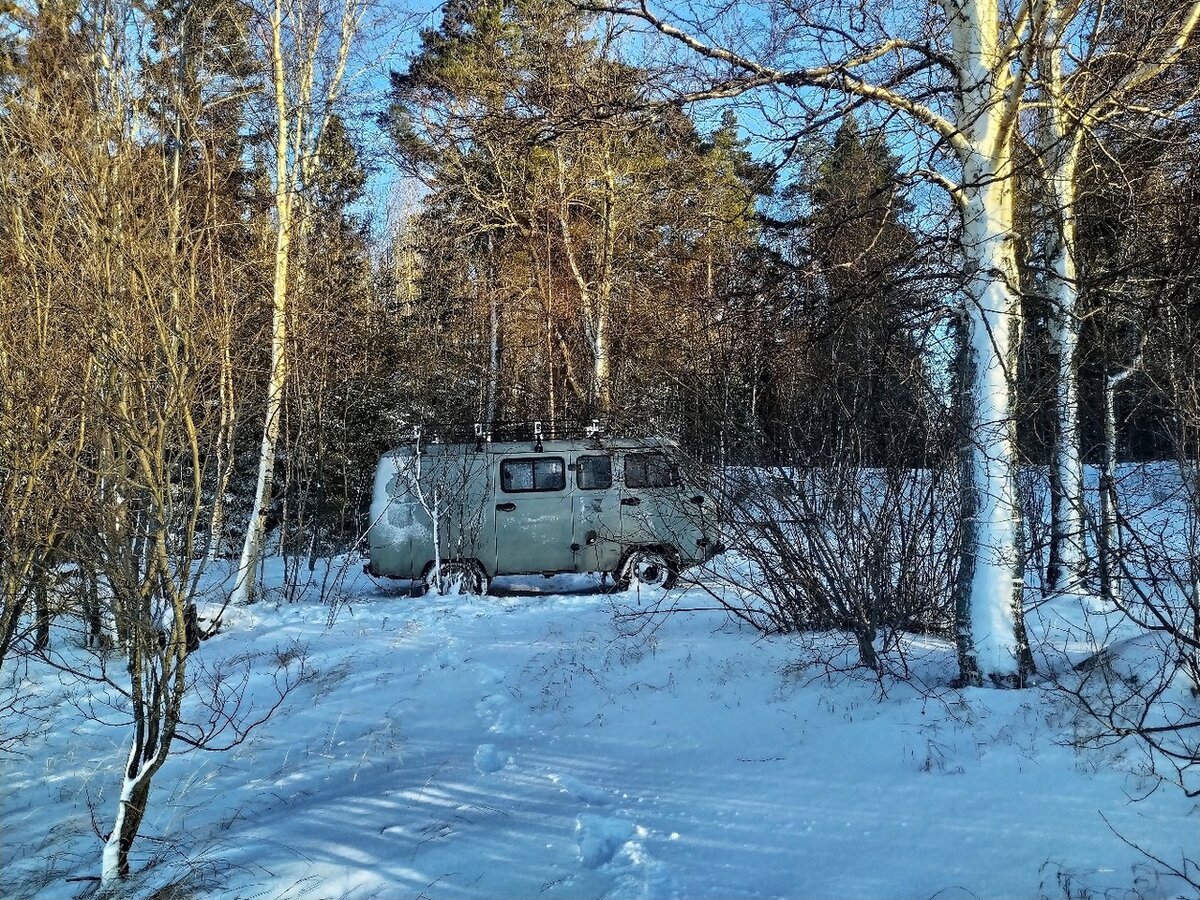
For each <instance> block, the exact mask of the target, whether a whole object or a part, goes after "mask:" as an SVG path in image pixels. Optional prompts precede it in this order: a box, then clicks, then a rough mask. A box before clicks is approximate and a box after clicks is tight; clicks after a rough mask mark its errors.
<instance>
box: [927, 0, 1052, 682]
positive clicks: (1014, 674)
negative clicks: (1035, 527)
mask: <svg viewBox="0 0 1200 900" xmlns="http://www.w3.org/2000/svg"><path fill="white" fill-rule="evenodd" d="M944 2H945V8H946V13H947V19H948V21H949V23H950V30H951V35H952V38H953V41H954V50H955V59H956V61H958V63H959V65H960V71H959V82H960V85H959V96H958V105H959V108H958V110H957V112H958V123H959V133H960V134H961V135H962V137H963V139H964V140H963V141H962V142H961V143H960V145H959V156H960V158H961V160H962V166H963V178H962V184H961V188H960V204H961V207H962V213H963V238H962V247H963V252H964V255H965V256H966V260H967V264H968V271H969V272H970V273H971V279H970V282H969V284H968V295H969V300H968V303H967V308H966V311H965V335H964V348H963V352H964V354H965V356H966V359H965V363H966V365H965V372H964V373H963V375H964V383H963V384H962V385H961V387H962V389H963V390H965V391H966V392H967V397H966V398H965V399H966V402H965V403H964V404H963V408H964V412H965V414H966V422H965V423H964V424H965V428H966V435H965V438H966V446H965V447H964V463H965V464H964V467H963V477H964V482H965V483H964V485H963V497H964V511H963V527H962V531H961V534H962V540H963V547H962V556H963V567H962V571H961V573H960V579H961V581H960V588H959V589H960V602H959V617H958V618H959V620H958V630H959V659H960V666H961V670H962V671H961V676H960V677H961V679H962V681H963V682H964V683H977V684H979V683H991V684H996V685H1016V684H1020V683H1022V682H1023V680H1024V677H1025V675H1027V674H1028V673H1029V672H1030V671H1031V670H1032V660H1031V657H1030V656H1029V650H1028V646H1027V643H1026V641H1025V633H1024V618H1023V613H1022V605H1021V604H1022V589H1023V586H1024V572H1023V553H1022V546H1021V544H1022V541H1021V518H1020V509H1019V507H1018V504H1017V491H1016V460H1017V454H1016V428H1015V421H1014V418H1013V388H1014V383H1015V374H1016V373H1015V363H1016V349H1017V347H1016V340H1017V337H1018V326H1019V323H1020V306H1019V295H1018V293H1017V291H1018V276H1017V266H1016V255H1015V251H1014V247H1013V238H1014V235H1013V214H1012V192H1013V171H1012V129H1013V128H1014V126H1015V117H1016V112H1017V108H1018V105H1019V95H1020V90H1021V85H1020V84H1019V83H1016V82H1014V76H1013V75H1012V74H1011V70H1010V63H1009V61H1008V60H1007V59H1006V58H1005V56H1004V54H1003V52H1002V50H1001V47H1000V41H999V27H1000V21H999V17H998V15H997V9H996V3H995V2H994V0H944Z"/></svg>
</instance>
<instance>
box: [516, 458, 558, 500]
mask: <svg viewBox="0 0 1200 900" xmlns="http://www.w3.org/2000/svg"><path fill="white" fill-rule="evenodd" d="M566 472H567V469H566V465H565V464H564V462H563V458H562V457H561V456H549V457H546V456H539V457H537V458H535V459H506V460H504V461H503V462H501V463H500V489H501V490H502V491H504V492H505V493H506V494H517V493H520V492H522V491H561V490H562V489H563V488H564V487H566V486H567V475H566Z"/></svg>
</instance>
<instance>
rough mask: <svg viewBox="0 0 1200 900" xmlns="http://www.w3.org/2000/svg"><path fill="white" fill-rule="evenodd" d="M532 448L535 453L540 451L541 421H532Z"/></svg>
mask: <svg viewBox="0 0 1200 900" xmlns="http://www.w3.org/2000/svg"><path fill="white" fill-rule="evenodd" d="M533 450H534V452H535V453H541V452H542V423H541V422H534V423H533Z"/></svg>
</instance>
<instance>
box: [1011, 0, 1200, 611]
mask: <svg viewBox="0 0 1200 900" xmlns="http://www.w3.org/2000/svg"><path fill="white" fill-rule="evenodd" d="M1137 12H1138V11H1137V10H1136V9H1129V10H1126V19H1125V20H1124V21H1122V20H1117V21H1113V19H1114V14H1113V13H1111V12H1110V11H1109V9H1108V8H1107V6H1106V5H1105V4H1089V3H1084V2H1080V0H1066V2H1063V0H1040V2H1039V3H1035V4H1034V5H1033V11H1032V15H1033V18H1034V24H1035V27H1036V34H1035V35H1034V37H1033V38H1032V40H1033V41H1034V43H1035V46H1036V52H1035V58H1036V79H1035V84H1034V91H1033V99H1034V101H1035V102H1034V104H1033V105H1034V106H1035V108H1036V109H1037V112H1038V115H1037V117H1036V119H1035V121H1036V123H1037V125H1036V133H1035V135H1034V140H1033V141H1032V142H1031V143H1032V144H1033V146H1034V148H1035V150H1036V152H1037V161H1038V164H1039V166H1040V168H1041V174H1042V177H1043V181H1044V184H1045V188H1046V191H1047V194H1048V197H1049V201H1050V208H1051V211H1052V213H1053V216H1054V218H1053V220H1052V221H1051V222H1050V223H1049V225H1050V234H1049V235H1048V239H1047V240H1046V247H1047V254H1046V272H1045V279H1046V285H1047V289H1048V293H1049V295H1050V296H1049V299H1050V303H1049V322H1048V325H1049V333H1050V339H1051V342H1052V345H1053V350H1054V355H1055V360H1056V367H1057V384H1056V390H1055V395H1054V413H1055V414H1054V421H1055V441H1054V461H1053V473H1052V477H1053V478H1054V480H1055V483H1056V488H1057V489H1056V490H1055V491H1054V504H1053V509H1052V513H1051V542H1052V544H1053V545H1054V546H1055V548H1056V551H1057V552H1056V553H1054V554H1053V555H1054V556H1055V558H1056V559H1057V561H1058V564H1057V566H1056V567H1055V570H1054V571H1053V572H1052V573H1051V578H1050V587H1051V589H1053V590H1073V589H1078V588H1080V587H1081V586H1082V585H1083V582H1084V579H1085V578H1086V575H1087V568H1088V565H1087V560H1088V557H1087V549H1086V541H1085V537H1084V534H1085V528H1084V480H1083V457H1082V454H1081V450H1080V434H1079V337H1080V329H1081V324H1082V315H1083V311H1082V310H1081V308H1080V287H1079V285H1080V271H1079V247H1078V230H1079V229H1078V217H1079V213H1078V199H1079V198H1078V195H1079V181H1080V168H1079V166H1080V158H1081V151H1082V149H1083V146H1084V142H1085V141H1088V140H1092V141H1095V140H1098V139H1099V140H1102V137H1101V136H1100V135H1099V134H1098V131H1099V129H1100V128H1101V126H1102V125H1104V124H1105V123H1106V122H1109V121H1111V120H1112V119H1113V118H1114V117H1115V116H1116V115H1118V114H1125V113H1126V112H1127V109H1126V104H1127V103H1129V101H1130V100H1131V98H1137V97H1139V95H1141V96H1144V92H1145V91H1146V89H1147V88H1148V87H1150V86H1152V85H1153V83H1154V82H1155V80H1156V79H1159V78H1160V76H1162V75H1163V74H1164V73H1166V72H1167V71H1168V70H1169V69H1170V67H1171V66H1172V65H1173V64H1174V63H1175V62H1176V61H1177V60H1178V59H1179V58H1180V56H1181V54H1182V53H1183V51H1184V49H1185V48H1186V47H1187V46H1188V44H1189V42H1190V41H1191V40H1192V38H1193V37H1194V35H1195V32H1196V30H1197V27H1198V25H1200V2H1190V3H1180V2H1174V3H1167V4H1163V5H1161V6H1159V7H1158V8H1155V9H1154V10H1153V11H1152V12H1151V13H1149V14H1150V15H1152V16H1153V17H1154V19H1155V20H1156V24H1154V25H1151V24H1149V23H1147V22H1146V21H1142V22H1137V21H1136V19H1137V18H1138V16H1137ZM1142 15H1143V16H1145V15H1146V13H1142ZM1138 25H1140V26H1141V27H1140V28H1138V27H1137V26H1138ZM1081 44H1082V49H1083V56H1082V57H1080V56H1079V55H1077V54H1076V53H1073V52H1072V51H1073V50H1074V49H1075V48H1078V47H1079V46H1080V45H1081ZM1182 94H1183V98H1184V101H1185V102H1186V100H1187V99H1190V96H1189V95H1194V86H1193V88H1192V90H1191V91H1189V90H1187V89H1185V90H1184V91H1183V92H1182ZM1171 96H1172V94H1171V93H1168V94H1167V95H1166V98H1154V97H1151V98H1148V99H1149V101H1150V103H1151V104H1152V105H1151V106H1149V107H1147V106H1145V105H1144V104H1138V106H1139V109H1138V110H1137V115H1138V117H1139V118H1140V119H1141V118H1143V117H1145V116H1146V114H1147V113H1148V112H1149V113H1150V114H1151V115H1152V116H1154V117H1157V118H1159V119H1163V120H1165V119H1167V118H1169V117H1170V116H1171V114H1172V110H1171V108H1170V107H1171V102H1170V99H1167V98H1170V97H1171ZM1174 96H1175V97H1176V98H1179V92H1174ZM1163 99H1165V100H1166V102H1161V101H1162V100H1163ZM1154 105H1157V106H1159V107H1160V108H1159V109H1154ZM1121 380H1123V378H1118V383H1119V381H1121ZM1113 387H1115V385H1113ZM1110 401H1111V390H1110V389H1109V388H1108V387H1107V386H1106V390H1105V409H1106V411H1107V410H1108V409H1109V406H1110ZM1105 427H1106V435H1107V434H1108V427H1109V425H1108V419H1107V418H1106V426H1105ZM1113 434H1114V435H1115V429H1113ZM1102 499H1103V500H1104V502H1106V503H1107V502H1108V501H1109V500H1110V499H1111V498H1102Z"/></svg>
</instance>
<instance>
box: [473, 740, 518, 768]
mask: <svg viewBox="0 0 1200 900" xmlns="http://www.w3.org/2000/svg"><path fill="white" fill-rule="evenodd" d="M511 761H512V760H511V758H510V757H509V756H507V755H506V754H504V753H503V752H502V751H500V750H497V749H496V745H495V744H480V745H479V747H478V748H476V750H475V768H476V769H478V770H479V771H480V772H481V773H483V774H485V775H488V774H491V773H492V772H499V771H500V770H501V769H503V768H504V767H505V766H507V765H508V764H509V763H510V762H511Z"/></svg>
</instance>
